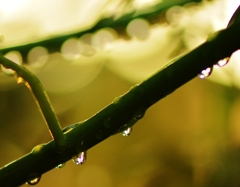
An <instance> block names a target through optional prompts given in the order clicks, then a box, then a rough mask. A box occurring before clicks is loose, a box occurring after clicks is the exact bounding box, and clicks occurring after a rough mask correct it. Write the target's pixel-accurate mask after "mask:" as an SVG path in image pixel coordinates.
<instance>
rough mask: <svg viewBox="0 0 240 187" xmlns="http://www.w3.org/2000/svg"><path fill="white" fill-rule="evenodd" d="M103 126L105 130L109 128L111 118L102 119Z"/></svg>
mask: <svg viewBox="0 0 240 187" xmlns="http://www.w3.org/2000/svg"><path fill="white" fill-rule="evenodd" d="M103 125H104V127H106V128H110V127H111V117H109V118H106V119H104V120H103Z"/></svg>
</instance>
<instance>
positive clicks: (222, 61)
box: [214, 57, 230, 68]
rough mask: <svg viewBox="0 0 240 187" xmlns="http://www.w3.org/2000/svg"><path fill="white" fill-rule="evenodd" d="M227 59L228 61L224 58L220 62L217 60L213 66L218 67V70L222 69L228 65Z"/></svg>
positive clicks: (227, 58)
mask: <svg viewBox="0 0 240 187" xmlns="http://www.w3.org/2000/svg"><path fill="white" fill-rule="evenodd" d="M229 59H230V58H229V57H226V58H224V59H222V60H219V61H218V62H217V63H216V64H215V65H214V66H216V67H219V68H220V67H223V66H225V65H227V64H228V62H229Z"/></svg>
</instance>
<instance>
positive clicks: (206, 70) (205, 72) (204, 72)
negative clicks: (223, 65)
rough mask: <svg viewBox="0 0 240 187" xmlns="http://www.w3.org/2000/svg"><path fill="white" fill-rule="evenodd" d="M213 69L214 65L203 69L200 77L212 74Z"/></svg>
mask: <svg viewBox="0 0 240 187" xmlns="http://www.w3.org/2000/svg"><path fill="white" fill-rule="evenodd" d="M212 71H213V68H212V67H208V68H206V69H204V70H202V71H201V73H200V74H199V78H201V79H204V78H206V77H209V76H210V75H211V74H212Z"/></svg>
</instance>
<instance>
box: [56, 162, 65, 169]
mask: <svg viewBox="0 0 240 187" xmlns="http://www.w3.org/2000/svg"><path fill="white" fill-rule="evenodd" d="M65 165H66V163H62V164H59V165H58V166H57V167H56V168H57V169H61V168H63V167H64V166H65Z"/></svg>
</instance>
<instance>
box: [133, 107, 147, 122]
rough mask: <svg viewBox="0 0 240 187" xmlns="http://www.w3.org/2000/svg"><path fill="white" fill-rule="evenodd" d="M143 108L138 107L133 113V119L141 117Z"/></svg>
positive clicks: (143, 112)
mask: <svg viewBox="0 0 240 187" xmlns="http://www.w3.org/2000/svg"><path fill="white" fill-rule="evenodd" d="M145 111H146V110H145V109H144V108H140V109H139V110H138V111H137V112H135V114H134V115H133V119H134V120H139V119H142V118H143V116H144V115H145Z"/></svg>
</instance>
